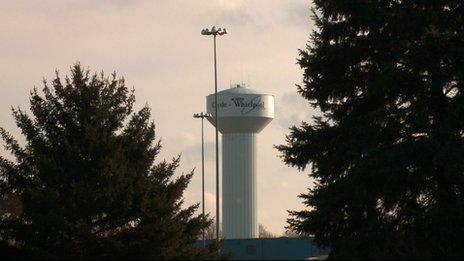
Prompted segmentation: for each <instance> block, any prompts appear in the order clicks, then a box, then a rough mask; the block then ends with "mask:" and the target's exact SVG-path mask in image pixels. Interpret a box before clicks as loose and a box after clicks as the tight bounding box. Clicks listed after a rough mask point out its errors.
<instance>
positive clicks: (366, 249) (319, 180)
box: [278, 0, 464, 259]
mask: <svg viewBox="0 0 464 261" xmlns="http://www.w3.org/2000/svg"><path fill="white" fill-rule="evenodd" d="M314 3H315V9H314V12H313V18H314V21H315V24H316V29H315V30H314V31H313V32H312V35H311V41H310V44H309V45H308V46H307V49H306V50H304V51H301V54H300V58H299V64H300V65H301V67H302V68H303V69H304V84H303V85H302V86H299V87H298V92H299V93H300V94H301V95H302V96H303V97H304V98H306V99H308V100H309V101H310V102H311V103H312V105H313V106H314V107H316V108H319V109H320V110H321V112H322V113H323V116H322V117H317V118H315V119H314V122H312V123H303V124H302V125H301V126H298V127H296V126H294V127H292V128H291V132H290V134H289V135H288V136H287V144H286V145H281V146H278V149H279V150H280V151H281V153H282V154H283V158H284V161H285V162H286V163H287V164H290V165H292V166H296V167H298V168H299V169H301V170H304V169H305V168H306V167H308V166H310V167H311V170H312V171H311V174H310V176H311V177H313V178H314V179H315V180H316V184H315V185H314V187H312V188H310V189H309V192H308V193H307V194H304V195H301V198H302V199H303V200H304V204H305V205H306V206H307V209H306V210H304V211H295V212H291V215H292V216H291V218H290V219H289V223H290V226H291V227H292V228H293V229H295V230H297V231H298V232H299V233H301V234H312V235H314V236H315V238H316V241H317V242H318V243H319V244H321V245H323V246H326V247H329V248H331V249H332V252H331V255H330V257H334V258H439V259H443V258H464V226H463V222H464V160H463V159H462V157H463V155H464V138H463V135H464V95H463V91H464V89H463V80H464V26H463V25H464V19H463V16H464V2H462V1H452V0H443V1H418V0H417V1H414V0H412V1H400V0H389V1H387V0H375V1H367V0H366V1H336V0H315V1H314Z"/></svg>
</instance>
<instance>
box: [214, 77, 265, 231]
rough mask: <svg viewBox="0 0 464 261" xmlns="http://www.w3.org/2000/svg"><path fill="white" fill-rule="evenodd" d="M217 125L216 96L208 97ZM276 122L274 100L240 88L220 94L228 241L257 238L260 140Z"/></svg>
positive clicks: (219, 112) (225, 215) (224, 211)
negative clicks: (258, 150)
mask: <svg viewBox="0 0 464 261" xmlns="http://www.w3.org/2000/svg"><path fill="white" fill-rule="evenodd" d="M206 103H207V105H206V107H207V112H208V113H210V114H212V115H213V117H212V118H208V120H209V121H210V122H211V123H212V124H213V125H214V121H215V120H214V116H215V109H214V94H210V95H208V97H206ZM273 118H274V96H273V95H269V94H263V93H261V92H258V91H255V90H252V89H249V88H245V87H243V86H240V85H237V86H236V87H234V88H230V89H227V90H223V91H220V92H218V125H219V128H218V129H219V131H220V132H221V133H222V232H223V236H224V237H225V238H227V239H233V238H257V237H258V215H257V195H256V186H257V177H256V176H257V162H256V155H257V145H256V138H257V137H256V136H257V134H258V133H259V132H260V131H262V130H263V129H264V127H266V126H267V125H268V124H269V123H270V122H271V121H272V119H273Z"/></svg>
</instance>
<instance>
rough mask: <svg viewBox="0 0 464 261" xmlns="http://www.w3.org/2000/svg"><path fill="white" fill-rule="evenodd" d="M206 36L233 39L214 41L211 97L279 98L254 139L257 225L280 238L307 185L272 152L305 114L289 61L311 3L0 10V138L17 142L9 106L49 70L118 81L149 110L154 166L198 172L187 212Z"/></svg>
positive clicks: (0, 2) (196, 193)
mask: <svg viewBox="0 0 464 261" xmlns="http://www.w3.org/2000/svg"><path fill="white" fill-rule="evenodd" d="M212 25H218V26H225V27H227V28H228V29H229V31H230V34H228V35H226V36H223V37H221V38H220V39H218V66H219V69H218V75H219V78H218V83H219V89H220V90H222V89H226V88H229V86H230V84H231V83H232V84H233V83H241V82H244V83H246V84H248V85H249V87H250V88H253V89H256V90H259V91H263V92H264V93H270V94H274V95H275V98H276V118H275V120H274V121H273V122H272V123H271V124H270V125H269V126H268V127H267V128H266V129H265V130H264V131H263V132H262V133H261V134H260V135H259V137H258V150H259V152H258V153H259V154H258V209H259V210H258V219H259V223H261V224H263V225H265V226H266V227H267V228H268V229H269V230H270V231H271V232H273V233H275V234H281V233H282V232H283V231H284V227H285V226H286V219H287V217H288V214H287V210H298V209H302V208H303V206H302V204H301V200H300V199H299V198H297V195H298V194H300V193H304V192H305V191H306V190H307V188H308V187H309V186H311V184H312V182H311V180H310V179H309V178H308V176H307V174H308V173H302V172H298V171H297V170H296V169H293V168H290V167H287V166H285V165H284V164H283V163H282V161H281V160H280V158H279V157H278V156H279V153H278V152H277V151H276V150H275V149H274V148H273V145H277V144H282V143H284V139H285V135H286V134H287V133H288V127H290V126H291V125H293V124H299V123H300V122H301V121H302V120H309V119H310V117H311V115H312V114H313V113H314V111H313V110H312V109H311V108H310V106H309V105H308V103H307V101H306V100H304V99H302V98H300V97H299V96H298V95H297V93H296V87H295V84H299V83H300V82H301V80H302V72H301V69H300V68H299V66H298V65H297V64H296V59H297V57H298V49H304V48H305V45H306V43H307V41H308V39H309V34H310V32H311V30H312V27H313V24H312V22H311V21H310V1H305V0H248V1H245V0H190V1H187V0H153V1H136V0H114V1H109V0H98V1H90V0H89V1H82V0H81V1H56V0H55V1H41V0H37V1H18V0H14V1H13V0H11V1H7V0H0V90H1V93H0V126H2V127H4V128H6V129H7V130H9V131H10V132H11V133H13V134H14V135H15V136H19V131H18V129H17V128H16V127H15V125H14V122H13V118H12V117H11V110H10V108H11V106H21V107H22V108H27V107H28V97H29V92H30V90H31V89H32V88H33V87H34V86H37V87H39V88H40V87H41V86H42V79H44V78H45V79H52V77H53V75H54V71H55V69H58V70H59V71H60V72H61V74H62V75H65V74H69V68H70V66H71V65H72V64H74V63H75V62H77V61H79V62H80V63H81V64H82V65H83V66H85V67H88V68H89V69H90V70H92V71H98V72H100V71H102V70H103V71H105V72H106V73H107V74H109V73H111V72H113V71H116V73H117V74H118V75H121V76H124V77H125V79H126V83H127V85H129V86H130V87H134V88H135V91H136V99H137V107H138V108H140V107H142V106H143V105H144V104H148V105H149V106H150V107H151V108H152V117H153V120H154V121H155V123H156V125H157V136H158V138H161V139H162V144H163V150H162V153H161V155H160V156H159V159H158V160H161V159H163V158H166V159H170V158H172V157H174V156H176V155H178V154H182V161H181V166H180V169H179V173H182V172H184V173H185V172H189V171H190V170H192V169H194V168H196V171H195V173H196V174H195V176H194V178H193V180H192V182H191V184H190V186H189V188H188V189H187V191H186V193H185V202H186V204H193V203H196V202H199V201H200V200H201V169H200V168H201V154H200V153H201V143H200V142H201V140H200V138H201V137H200V133H201V132H200V130H201V129H200V127H201V125H200V122H199V121H198V120H196V119H193V118H192V114H193V113H195V112H200V111H204V110H205V96H206V95H208V94H209V93H211V92H213V91H214V85H213V84H214V81H213V60H212V58H213V56H212V39H211V38H210V37H205V36H201V35H200V31H201V29H202V28H204V27H209V26H212ZM205 123H206V122H205ZM205 126H206V129H205V132H206V133H205V134H206V149H207V151H206V160H207V161H206V181H207V182H206V190H207V194H206V199H207V204H206V209H207V211H208V212H211V213H212V214H213V215H214V213H215V209H214V206H215V196H214V193H215V189H214V184H215V180H214V129H213V128H212V127H211V126H210V125H209V124H205ZM0 153H1V154H2V155H5V152H4V151H0Z"/></svg>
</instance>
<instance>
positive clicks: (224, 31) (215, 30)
mask: <svg viewBox="0 0 464 261" xmlns="http://www.w3.org/2000/svg"><path fill="white" fill-rule="evenodd" d="M228 33H229V31H227V29H226V28H221V27H219V28H216V26H213V27H212V28H211V29H209V28H205V29H203V30H201V34H202V35H214V36H216V35H225V34H228Z"/></svg>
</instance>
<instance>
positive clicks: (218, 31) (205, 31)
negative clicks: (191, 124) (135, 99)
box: [201, 26, 228, 242]
mask: <svg viewBox="0 0 464 261" xmlns="http://www.w3.org/2000/svg"><path fill="white" fill-rule="evenodd" d="M227 33H228V32H227V29H225V28H216V26H213V27H212V28H211V29H208V28H206V29H203V30H201V34H202V35H212V36H213V39H214V125H215V127H216V241H218V242H219V133H218V124H219V122H218V106H217V62H216V60H217V59H216V36H218V35H219V36H221V35H225V34H227Z"/></svg>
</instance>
